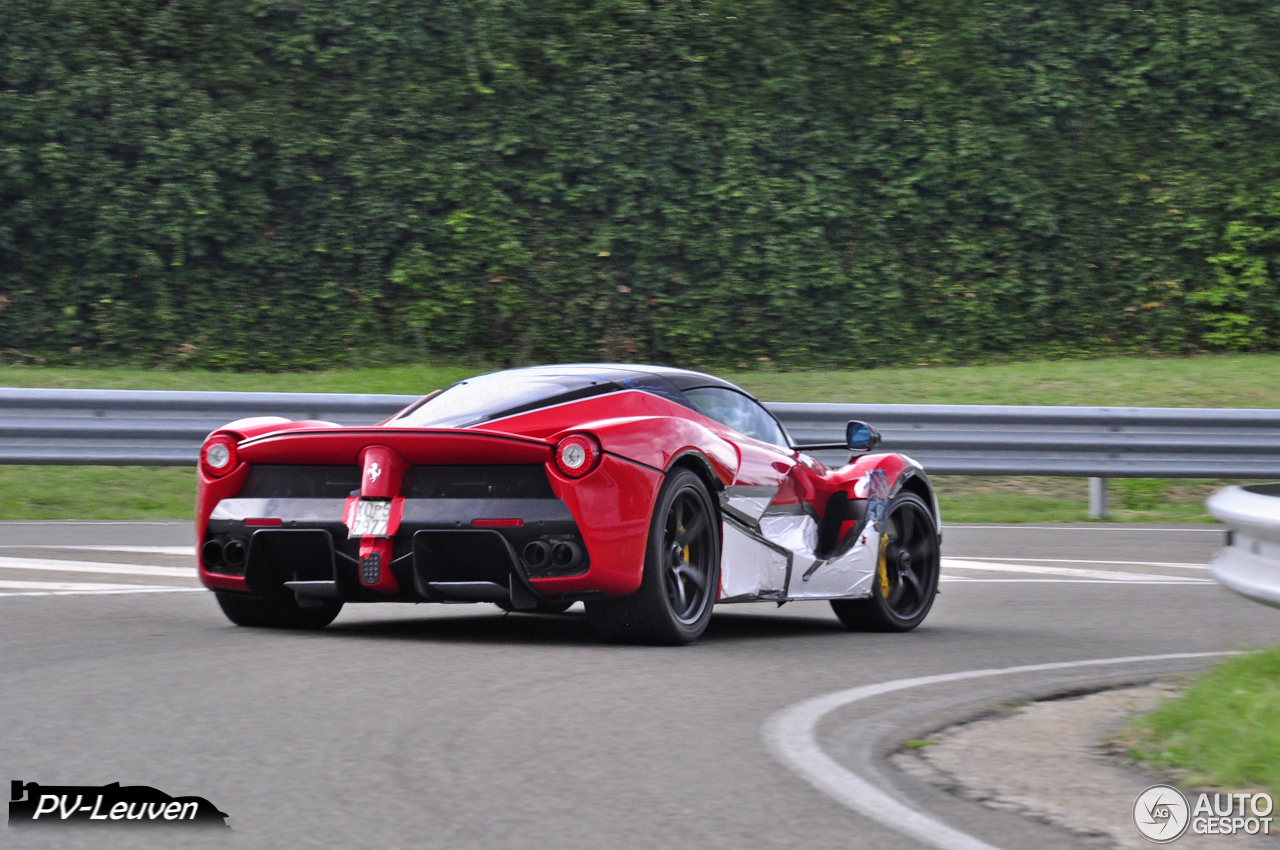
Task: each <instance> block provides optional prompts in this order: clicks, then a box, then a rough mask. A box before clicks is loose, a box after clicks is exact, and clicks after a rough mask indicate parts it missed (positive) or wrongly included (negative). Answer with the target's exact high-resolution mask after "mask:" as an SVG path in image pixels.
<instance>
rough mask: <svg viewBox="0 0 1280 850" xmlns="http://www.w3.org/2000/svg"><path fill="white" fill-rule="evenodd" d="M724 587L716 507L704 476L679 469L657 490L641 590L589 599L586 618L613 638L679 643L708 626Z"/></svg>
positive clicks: (628, 641) (691, 637) (627, 640)
mask: <svg viewBox="0 0 1280 850" xmlns="http://www.w3.org/2000/svg"><path fill="white" fill-rule="evenodd" d="M719 592H720V525H719V523H718V522H717V521H716V511H715V506H714V505H713V504H712V502H711V496H710V495H709V494H708V493H707V488H706V487H705V486H704V485H703V483H702V479H700V478H699V477H698V476H697V474H695V473H694V472H692V471H690V470H688V469H683V468H678V469H675V470H673V471H672V472H671V473H670V474H669V475H668V476H667V480H666V481H665V482H663V484H662V489H661V490H659V491H658V504H657V505H656V506H655V508H654V511H653V520H652V522H651V523H650V526H649V542H648V545H647V546H646V548H645V554H644V576H643V577H642V578H641V581H640V589H639V590H637V591H636V592H635V593H633V594H631V595H630V596H624V597H622V598H621V599H604V600H600V601H591V602H587V604H586V608H587V617H588V618H590V620H591V625H592V626H593V627H594V628H595V630H596V631H597V632H598V633H599V634H600V635H601V636H602V637H605V638H608V639H610V640H616V641H622V642H625V643H650V644H666V645H668V646H677V645H680V644H685V643H689V642H690V641H693V640H696V639H697V638H698V637H699V636H701V635H702V633H703V632H704V631H706V628H707V624H708V623H709V622H711V608H712V606H713V605H714V604H715V601H716V596H717V595H718V594H719Z"/></svg>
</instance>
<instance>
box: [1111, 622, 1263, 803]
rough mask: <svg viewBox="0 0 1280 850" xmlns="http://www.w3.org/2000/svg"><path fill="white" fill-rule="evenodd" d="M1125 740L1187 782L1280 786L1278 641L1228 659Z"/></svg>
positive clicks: (1236, 786) (1137, 755)
mask: <svg viewBox="0 0 1280 850" xmlns="http://www.w3.org/2000/svg"><path fill="white" fill-rule="evenodd" d="M1124 740H1125V742H1126V743H1127V744H1128V746H1129V753H1130V755H1132V756H1133V758H1135V759H1137V760H1138V761H1141V762H1146V763H1149V764H1152V765H1157V766H1160V767H1163V768H1166V769H1169V770H1171V771H1173V772H1174V774H1175V775H1176V776H1177V777H1178V779H1179V781H1180V782H1181V784H1183V785H1187V786H1192V787H1195V786H1214V787H1218V788H1227V789H1232V790H1244V789H1254V788H1262V789H1264V790H1267V791H1269V792H1271V793H1273V794H1274V793H1277V792H1280V647H1275V648H1272V649H1268V650H1266V651H1264V652H1257V653H1252V654H1249V655H1244V656H1240V657H1238V658H1232V659H1230V660H1228V661H1224V662H1223V663H1222V664H1219V665H1218V666H1217V667H1215V668H1213V669H1212V670H1210V671H1209V672H1208V673H1205V674H1203V675H1201V676H1200V677H1198V678H1197V679H1196V680H1195V682H1194V684H1193V685H1192V686H1191V688H1189V689H1188V690H1187V691H1186V692H1185V693H1183V694H1182V695H1181V696H1179V697H1177V698H1175V699H1173V700H1170V701H1169V702H1167V703H1165V704H1164V705H1162V706H1160V707H1159V708H1158V709H1156V710H1155V711H1154V712H1152V713H1151V714H1148V715H1146V716H1144V717H1142V718H1139V719H1138V720H1136V721H1134V723H1133V724H1132V725H1131V726H1130V728H1129V729H1128V730H1127V732H1126V734H1125V736H1124Z"/></svg>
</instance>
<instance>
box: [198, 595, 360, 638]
mask: <svg viewBox="0 0 1280 850" xmlns="http://www.w3.org/2000/svg"><path fill="white" fill-rule="evenodd" d="M214 595H215V596H217V597H218V606H219V607H220V608H222V613H224V614H226V615H227V619H228V620H230V621H231V622H233V623H235V624H236V625H237V626H256V627H259V628H268V629H323V628H324V627H325V626H327V625H329V624H330V623H332V622H333V618H334V617H336V616H338V612H339V611H341V610H342V603H341V602H339V601H338V600H337V599H317V600H315V601H316V603H318V604H315V605H308V606H305V607H304V606H302V605H299V604H298V603H297V602H296V601H295V600H294V599H293V598H292V597H290V596H276V597H271V598H264V597H261V596H245V595H243V594H239V593H220V592H215V593H214Z"/></svg>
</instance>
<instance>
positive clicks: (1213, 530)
mask: <svg viewBox="0 0 1280 850" xmlns="http://www.w3.org/2000/svg"><path fill="white" fill-rule="evenodd" d="M970 528H973V529H986V530H995V531H1116V532H1129V531H1145V532H1147V533H1151V532H1153V531H1157V532H1159V533H1160V534H1218V535H1221V534H1223V533H1225V532H1226V530H1227V529H1226V528H1225V527H1224V526H1220V525H1212V524H1209V523H1206V524H1205V526H1204V528H1120V527H1116V526H1106V525H1099V526H1098V527H1096V528H1094V527H1091V526H1090V527H1082V526H1078V525H1072V526H1061V525H1023V524H1022V523H1010V524H1009V525H947V524H945V523H944V524H943V526H942V530H943V531H944V532H945V531H946V530H947V529H953V530H955V531H963V530H967V529H970Z"/></svg>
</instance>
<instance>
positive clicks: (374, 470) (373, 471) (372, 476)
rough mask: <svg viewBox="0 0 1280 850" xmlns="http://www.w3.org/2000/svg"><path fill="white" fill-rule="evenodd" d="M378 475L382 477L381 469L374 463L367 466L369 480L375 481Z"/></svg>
mask: <svg viewBox="0 0 1280 850" xmlns="http://www.w3.org/2000/svg"><path fill="white" fill-rule="evenodd" d="M380 475H382V467H380V466H378V464H377V463H376V462H375V463H371V464H369V480H370V481H377V480H378V477H379V476H380Z"/></svg>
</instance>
